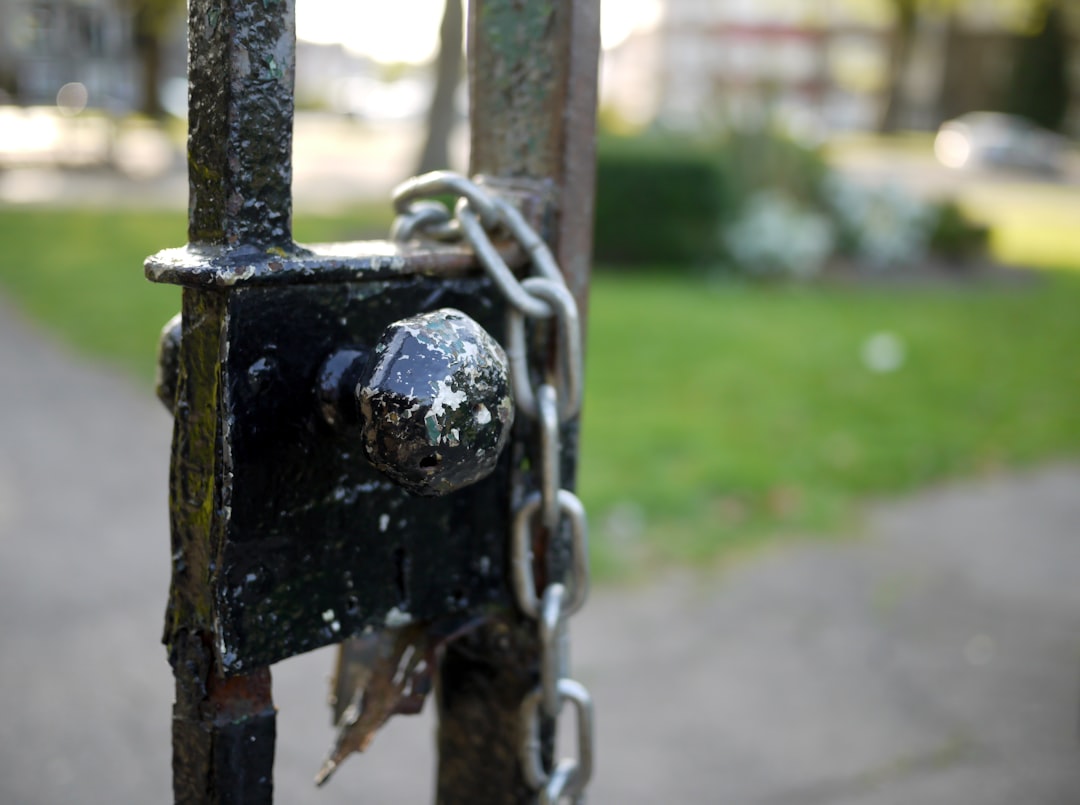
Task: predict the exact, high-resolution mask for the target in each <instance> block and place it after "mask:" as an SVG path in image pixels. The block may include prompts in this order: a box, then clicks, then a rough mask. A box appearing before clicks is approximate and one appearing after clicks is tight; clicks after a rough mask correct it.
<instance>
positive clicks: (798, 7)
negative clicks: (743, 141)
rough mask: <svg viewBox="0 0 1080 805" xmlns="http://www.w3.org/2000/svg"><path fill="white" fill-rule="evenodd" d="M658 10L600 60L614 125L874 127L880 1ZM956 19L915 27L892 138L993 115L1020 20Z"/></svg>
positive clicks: (967, 8)
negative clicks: (960, 118)
mask: <svg viewBox="0 0 1080 805" xmlns="http://www.w3.org/2000/svg"><path fill="white" fill-rule="evenodd" d="M662 7H663V13H662V16H661V17H660V19H659V22H658V24H657V25H655V26H654V27H651V28H649V29H647V30H643V31H638V32H637V33H635V34H634V35H633V36H631V37H629V38H628V39H627V40H626V41H625V42H623V43H622V44H620V45H619V46H618V47H617V48H615V49H613V50H612V51H610V52H608V53H606V54H605V61H606V64H605V70H604V73H605V78H604V94H603V98H604V101H605V103H607V104H609V105H611V106H612V107H614V108H615V111H616V112H617V113H618V115H619V116H621V117H622V118H624V119H626V120H628V121H631V122H633V123H635V124H638V125H641V124H644V123H647V122H650V121H653V120H655V121H658V122H660V123H662V124H663V125H665V126H667V127H671V128H680V129H688V130H694V129H699V128H701V127H703V126H704V127H713V126H722V125H730V124H734V125H739V124H746V123H753V122H756V121H760V120H761V119H763V118H765V117H768V118H769V119H772V120H780V121H781V122H783V123H786V124H788V125H789V126H790V127H791V128H793V129H795V130H800V129H801V130H804V131H806V132H807V133H813V132H815V131H818V132H824V131H835V130H851V129H873V128H875V127H876V126H877V124H878V121H879V119H880V117H881V113H882V110H883V108H884V105H885V102H886V95H887V92H888V88H889V78H890V73H889V70H890V58H891V52H890V48H891V44H892V35H893V14H892V12H893V9H892V5H891V3H889V2H886V0H664V1H663V4H662ZM958 8H959V9H960V10H959V11H958V12H957V13H955V14H953V15H950V16H944V15H937V16H932V15H923V16H922V17H920V24H919V28H918V30H917V32H916V36H915V42H914V52H913V54H912V57H911V59H910V63H909V66H908V69H907V71H906V72H905V74H904V75H903V76H902V78H901V93H902V100H903V104H902V110H903V112H902V115H901V125H902V127H906V128H922V129H931V128H934V127H935V126H937V124H938V123H940V122H941V121H942V120H944V119H946V118H949V117H953V116H955V115H958V114H962V113H963V112H967V111H973V110H978V109H993V108H1000V103H1001V101H1002V95H1003V87H1004V86H1005V84H1006V83H1007V81H1008V78H1009V75H1010V71H1011V70H1012V54H1013V52H1014V48H1013V44H1014V42H1015V38H1016V33H1017V31H1018V29H1019V28H1020V27H1021V25H1022V20H1023V15H1024V14H1026V13H1027V12H1029V11H1030V9H1029V8H1028V7H1027V6H1025V5H1024V4H1009V3H988V2H981V3H968V4H967V5H962V6H959V7H958ZM1078 51H1080V47H1075V46H1074V48H1073V57H1074V58H1073V61H1074V65H1075V69H1074V70H1073V73H1074V80H1073V86H1074V88H1075V89H1076V90H1077V91H1080V52H1078ZM1077 105H1078V104H1077V103H1075V102H1074V107H1076V106H1077Z"/></svg>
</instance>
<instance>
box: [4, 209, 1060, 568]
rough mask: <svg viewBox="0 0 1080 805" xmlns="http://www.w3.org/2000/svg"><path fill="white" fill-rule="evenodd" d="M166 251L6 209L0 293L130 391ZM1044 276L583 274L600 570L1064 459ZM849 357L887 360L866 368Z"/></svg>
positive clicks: (57, 218) (369, 214) (588, 437)
mask: <svg viewBox="0 0 1080 805" xmlns="http://www.w3.org/2000/svg"><path fill="white" fill-rule="evenodd" d="M384 215H387V213H386V212H384V211H357V212H356V213H355V214H352V215H347V216H341V217H339V218H333V219H309V220H304V219H301V220H300V221H298V222H297V227H296V229H297V237H298V239H300V240H302V241H305V240H306V241H317V240H326V239H337V238H351V237H357V236H360V235H368V236H370V235H371V234H372V233H373V231H374V232H378V231H379V230H380V229H381V228H382V225H383V224H384V223H385V220H383V218H382V216H384ZM184 239H185V232H184V220H183V216H182V214H179V213H148V212H147V213H138V214H134V213H92V212H55V211H53V212H41V211H39V212H34V211H21V210H13V209H3V210H0V242H3V243H4V245H5V249H4V255H3V257H2V258H0V289H2V291H3V292H4V293H5V294H6V295H8V296H9V297H11V298H13V299H14V300H15V301H16V303H17V304H18V305H19V306H20V307H21V308H22V309H24V310H25V311H27V312H29V313H30V314H32V315H33V316H35V317H36V318H38V319H40V320H41V321H43V322H45V323H46V324H47V325H48V326H49V327H51V328H52V329H53V330H54V331H56V332H58V333H60V334H61V335H62V336H63V337H64V338H65V339H66V340H67V341H69V342H70V343H71V344H72V345H73V346H74V347H75V348H76V349H78V350H81V351H82V352H84V353H86V354H88V355H93V356H100V357H103V358H105V359H107V360H109V361H111V362H114V363H116V364H119V365H121V366H123V367H125V368H126V369H128V370H130V371H131V372H132V373H133V374H134V375H136V376H137V377H139V378H140V379H142V380H143V381H144V382H145V383H146V384H147V386H149V384H150V381H151V378H152V376H153V365H154V348H155V345H156V341H157V332H158V330H159V328H160V327H161V324H162V323H163V322H164V321H165V320H166V319H167V318H168V317H169V316H171V315H172V314H173V313H174V312H175V311H176V310H177V309H178V306H179V295H178V291H177V289H176V288H173V287H168V286H155V285H152V284H150V283H148V282H146V281H145V280H144V279H143V278H142V270H141V262H142V259H143V258H144V257H145V256H146V255H147V254H149V253H150V252H152V251H155V250H156V249H158V248H160V247H161V246H163V245H170V244H172V245H176V244H180V243H182V242H183V241H184ZM1041 276H1042V279H1041V281H1038V282H1032V283H1027V284H1023V285H1020V286H1009V287H1003V286H996V287H995V286H980V287H970V288H956V287H948V288H945V287H941V288H922V289H905V290H900V289H895V288H894V289H888V290H886V289H882V288H881V287H877V288H869V287H867V288H859V287H850V286H848V287H844V288H824V287H819V288H784V287H740V286H735V285H722V284H714V285H709V284H707V283H705V282H704V281H703V280H701V279H700V278H691V277H686V276H680V275H679V274H676V273H659V272H658V273H653V274H648V273H634V274H628V275H622V276H619V275H617V274H616V273H615V272H602V273H600V274H599V275H598V276H597V277H596V280H595V282H594V285H593V289H592V299H591V304H590V313H589V344H588V349H589V354H588V386H587V396H586V409H585V419H584V432H583V441H582V456H581V492H582V495H583V497H584V499H585V502H586V504H587V506H588V507H589V510H590V513H591V516H592V521H593V525H594V528H593V534H594V554H595V558H596V560H597V570H598V571H599V572H600V573H601V574H612V573H616V574H617V573H621V572H627V571H633V570H634V569H635V568H640V567H642V566H644V564H645V563H646V562H651V561H656V560H659V561H687V560H691V561H700V560H707V559H712V558H714V557H717V556H722V555H725V554H726V553H727V552H729V551H731V550H733V549H737V548H740V547H742V546H747V545H756V544H759V543H760V541H761V539H762V538H763V537H765V536H770V537H773V536H777V535H783V534H807V533H811V534H812V533H826V532H829V531H836V530H838V529H840V528H841V527H849V526H850V525H851V522H850V521H851V518H852V517H853V516H854V514H855V512H856V511H857V509H856V507H855V505H854V504H856V503H857V502H858V501H860V500H864V499H866V498H868V497H876V496H881V495H891V494H896V493H901V492H904V491H907V490H911V489H915V488H918V487H920V486H922V485H925V484H927V483H929V482H932V481H934V480H937V479H942V478H948V477H954V476H961V475H971V474H978V473H984V472H990V471H994V470H996V469H998V468H1001V467H1011V466H1019V465H1023V464H1027V463H1031V462H1035V461H1038V460H1044V459H1047V458H1051V457H1055V456H1067V455H1076V454H1077V453H1078V452H1080V399H1078V393H1080V361H1077V360H1076V357H1075V349H1076V344H1078V343H1080V312H1078V311H1080V274H1076V273H1056V274H1055V273H1047V274H1045V275H1041ZM882 334H885V335H884V336H882ZM875 335H877V336H878V337H877V339H876V341H871V339H872V338H873V337H874V336H875ZM868 342H869V343H877V344H878V346H879V348H883V349H884V348H887V347H892V348H893V350H894V352H895V348H896V347H899V348H900V352H901V353H902V355H901V356H900V357H901V358H902V360H901V361H900V363H899V365H897V366H896V367H895V368H894V369H893V370H892V371H886V372H880V371H873V370H872V369H870V368H868V366H867V364H866V362H865V360H864V357H863V353H864V351H865V349H866V348H867V344H868ZM885 351H886V352H888V349H885ZM885 357H892V358H893V363H894V364H895V363H896V358H897V357H898V356H897V355H896V354H893V355H891V356H889V355H886V356H885Z"/></svg>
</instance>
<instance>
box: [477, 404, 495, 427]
mask: <svg viewBox="0 0 1080 805" xmlns="http://www.w3.org/2000/svg"><path fill="white" fill-rule="evenodd" d="M473 413H474V414H475V415H476V424H477V425H486V424H487V423H488V422H490V421H491V411H489V410H488V409H487V406H486V405H484V404H483V403H477V405H476V409H475V410H474V411H473Z"/></svg>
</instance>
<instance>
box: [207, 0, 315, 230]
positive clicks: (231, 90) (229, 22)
mask: <svg viewBox="0 0 1080 805" xmlns="http://www.w3.org/2000/svg"><path fill="white" fill-rule="evenodd" d="M188 48H189V53H188V86H189V89H188V184H189V190H190V197H189V220H188V239H189V240H190V242H191V243H201V244H215V245H227V246H252V247H256V248H267V247H274V246H278V247H287V246H289V245H291V241H292V223H291V219H292V189H291V186H292V122H293V84H294V75H295V64H294V61H295V60H294V54H295V51H296V28H295V6H294V0H191V2H190V3H189V6H188Z"/></svg>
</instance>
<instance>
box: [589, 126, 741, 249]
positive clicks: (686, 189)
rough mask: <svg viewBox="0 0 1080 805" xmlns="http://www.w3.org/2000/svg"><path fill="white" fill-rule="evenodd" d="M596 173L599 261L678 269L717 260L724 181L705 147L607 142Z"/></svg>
mask: <svg viewBox="0 0 1080 805" xmlns="http://www.w3.org/2000/svg"><path fill="white" fill-rule="evenodd" d="M596 169H597V187H596V230H595V232H596V234H595V237H596V258H597V260H598V261H600V262H607V263H619V264H624V265H626V264H631V265H632V264H649V263H651V264H654V265H655V264H657V263H663V264H665V265H671V264H695V263H698V264H700V263H704V262H707V261H709V260H712V259H714V258H715V257H716V254H717V243H716V222H717V220H719V219H720V217H721V208H722V204H723V197H724V192H723V181H724V180H723V177H722V173H721V169H720V165H719V162H718V160H717V158H716V154H715V153H714V152H712V151H711V150H710V149H709V148H708V147H707V146H706V145H703V144H701V143H698V142H695V141H691V140H686V139H679V138H673V137H657V136H647V137H632V138H631V137H611V136H605V137H601V138H600V142H599V144H598V153H597V168H596Z"/></svg>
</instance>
